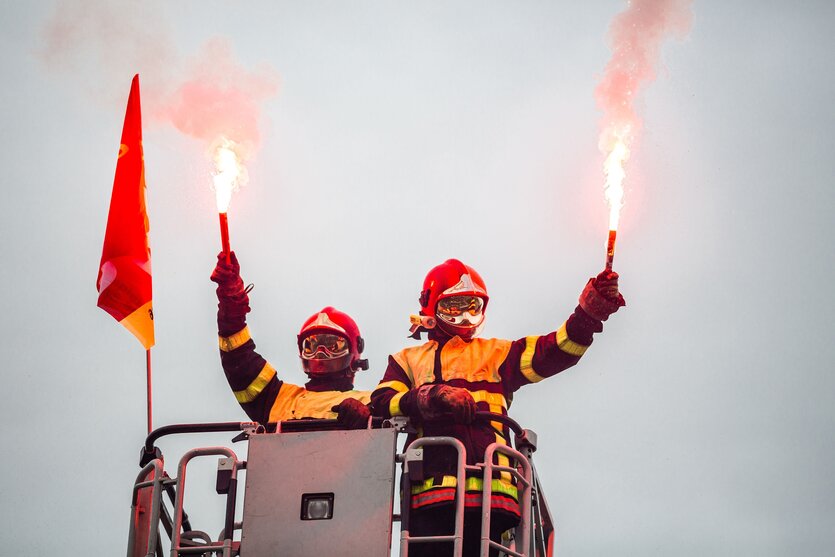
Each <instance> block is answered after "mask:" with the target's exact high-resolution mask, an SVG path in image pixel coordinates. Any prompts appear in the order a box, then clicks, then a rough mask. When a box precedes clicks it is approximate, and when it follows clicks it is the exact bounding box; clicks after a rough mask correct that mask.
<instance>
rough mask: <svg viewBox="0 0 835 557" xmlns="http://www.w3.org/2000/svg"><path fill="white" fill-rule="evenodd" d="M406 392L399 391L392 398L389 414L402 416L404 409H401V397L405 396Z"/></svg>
mask: <svg viewBox="0 0 835 557" xmlns="http://www.w3.org/2000/svg"><path fill="white" fill-rule="evenodd" d="M405 394H406V393H397V394H396V395H394V396H393V397H391V400H390V401H389V414H391V415H392V416H402V415H403V411H402V410H401V409H400V399H401V398H403V395H405Z"/></svg>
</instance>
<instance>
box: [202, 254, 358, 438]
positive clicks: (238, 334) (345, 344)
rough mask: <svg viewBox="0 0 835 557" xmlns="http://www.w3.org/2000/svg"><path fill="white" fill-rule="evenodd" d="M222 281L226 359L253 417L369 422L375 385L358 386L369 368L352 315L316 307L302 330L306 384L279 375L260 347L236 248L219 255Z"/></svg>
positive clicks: (348, 424)
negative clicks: (257, 348) (359, 373)
mask: <svg viewBox="0 0 835 557" xmlns="http://www.w3.org/2000/svg"><path fill="white" fill-rule="evenodd" d="M211 279H212V281H213V282H216V283H217V299H218V311H217V327H218V340H219V344H220V360H221V363H222V365H223V371H224V373H226V379H227V380H228V381H229V386H230V387H231V388H232V390H233V391H234V393H235V398H236V399H237V400H238V402H239V403H240V405H241V407H242V408H243V409H244V411H245V412H246V413H247V415H248V416H249V417H250V419H252V420H253V421H256V422H260V423H262V424H266V423H268V422H280V421H285V420H292V419H299V418H327V419H334V418H336V419H337V420H338V421H339V424H340V425H341V426H343V427H345V428H350V429H359V428H364V427H367V425H368V418H369V416H370V415H371V411H370V409H369V407H368V402H369V400H370V398H369V397H370V394H371V393H370V392H369V391H355V390H354V374H355V373H356V372H357V370H361V369H363V370H364V369H368V360H363V359H360V355H361V353H362V351H363V348H364V341H363V339H362V337H361V336H360V331H359V328H358V327H357V324H356V323H355V322H354V320H353V319H351V317H350V316H349V315H347V314H345V313H343V312H341V311H338V310H336V309H334V308H332V307H326V308H324V309H322V310H321V311H319V312H316V313H314V314H313V315H312V316H310V318H308V319H307V320H306V321H305V322H304V324H303V325H302V328H301V330H300V331H299V335H298V347H299V357H300V358H301V361H302V367H303V368H304V372H305V373H306V374H307V376H308V378H309V380H308V381H307V383H305V385H304V387H300V386H297V385H291V384H290V383H286V382H284V381H282V380H281V379H279V378H278V375H277V373H276V370H275V368H273V366H271V365H270V364H269V362H267V361H266V360H265V359H264V358H262V357H261V355H260V354H258V352H256V351H255V342H253V340H252V338H251V336H250V334H249V328H248V327H247V324H246V314H247V313H249V311H250V308H249V295H248V293H249V290H250V288H251V287H248V288H244V283H243V280H242V279H241V276H240V265H239V264H238V259H237V257H236V256H235V252H232V253H231V254H230V262H229V263H227V261H226V254H225V253H223V252H221V253H220V254H219V255H218V259H217V266H216V267H215V270H214V272H213V273H212V277H211Z"/></svg>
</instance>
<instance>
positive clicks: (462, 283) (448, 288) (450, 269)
mask: <svg viewBox="0 0 835 557" xmlns="http://www.w3.org/2000/svg"><path fill="white" fill-rule="evenodd" d="M453 296H455V297H467V296H469V297H476V298H480V299H481V301H482V303H481V304H479V310H478V311H479V312H480V314H481V316H482V319H481V320H480V321H479V322H477V323H470V322H465V323H463V324H461V323H456V322H453V321H452V320H447V319H445V318H444V316H443V315H442V314H440V313H439V312H438V302H440V301H441V300H443V299H445V298H451V297H453ZM489 299H490V297H489V296H488V295H487V286H486V285H485V284H484V280H482V278H481V275H479V274H478V273H477V272H476V270H475V269H473V268H472V267H470V266H469V265H464V264H463V263H462V262H460V261H459V260H457V259H447V260H446V261H444V262H443V263H441V264H440V265H438V266H437V267H435V268H433V269H432V270H431V271H429V273H427V275H426V278H425V279H424V280H423V291H422V292H421V294H420V299H419V301H420V306H421V307H420V313H421V315H423V316H426V317H429V318H436V317H437V320H436V322H437V325H438V326H439V327H440V328H441V330H443V331H444V332H446V333H448V334H450V335H458V336H460V337H462V338H471V337H473V336H475V335H476V334H478V332H479V331H480V330H481V325H482V324H483V313H484V311H485V310H486V309H487V301H488V300H489ZM427 325H428V326H427ZM423 326H424V327H426V328H432V327H433V326H434V324H433V323H432V322H431V319H430V320H423Z"/></svg>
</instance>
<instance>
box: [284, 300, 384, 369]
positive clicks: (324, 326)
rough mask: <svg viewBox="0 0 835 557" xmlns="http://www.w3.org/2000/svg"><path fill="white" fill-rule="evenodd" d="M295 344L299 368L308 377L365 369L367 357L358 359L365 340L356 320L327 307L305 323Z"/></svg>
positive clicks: (366, 367)
mask: <svg viewBox="0 0 835 557" xmlns="http://www.w3.org/2000/svg"><path fill="white" fill-rule="evenodd" d="M298 344H299V356H300V357H301V359H302V367H304V372H305V373H306V374H308V375H310V376H314V375H327V374H329V373H336V372H339V371H349V372H351V373H353V372H354V371H356V370H358V369H368V360H363V359H360V354H362V351H363V349H364V348H365V341H364V340H363V338H362V337H361V336H360V330H359V327H357V323H356V322H355V321H354V320H353V319H351V316H349V315H348V314H347V313H342V312H341V311H339V310H337V309H334V308H332V307H330V306H328V307H326V308H322V310H321V311H318V312H316V313H314V314H313V315H311V316H310V317H309V318H308V319H307V321H305V322H304V324H303V325H302V328H301V330H300V331H299V335H298Z"/></svg>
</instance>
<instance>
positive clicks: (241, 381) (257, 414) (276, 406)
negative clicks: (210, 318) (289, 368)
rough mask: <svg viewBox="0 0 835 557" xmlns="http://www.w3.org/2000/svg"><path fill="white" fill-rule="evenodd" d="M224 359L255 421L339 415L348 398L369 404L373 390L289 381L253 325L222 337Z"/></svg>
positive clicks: (238, 394)
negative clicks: (262, 349) (258, 347)
mask: <svg viewBox="0 0 835 557" xmlns="http://www.w3.org/2000/svg"><path fill="white" fill-rule="evenodd" d="M218 340H219V344H220V360H221V363H222V364H223V371H224V373H225V374H226V379H227V380H228V381H229V386H230V387H232V391H234V393H235V398H236V399H238V402H239V403H240V405H241V407H242V408H243V409H244V411H245V412H246V413H247V415H248V416H249V418H250V419H251V420H253V421H256V422H260V423H262V424H266V423H268V422H281V421H285V420H294V419H298V418H326V419H335V418H336V417H337V415H336V412H333V411H331V408H332V407H333V406H336V405H337V404H339V403H340V402H342V401H343V400H345V399H346V398H355V399H357V400H359V401H360V402H362V403H363V404H368V403H369V401H370V395H371V393H370V392H369V391H321V392H320V391H310V390H308V389H305V388H304V387H300V386H298V385H291V384H290V383H285V382H284V381H282V380H281V379H279V378H278V375H277V373H276V370H275V368H274V367H273V366H271V365H270V363H269V362H267V361H266V360H265V359H264V358H262V357H261V355H260V354H258V352H256V351H255V342H254V341H253V340H252V338H251V337H250V334H249V327H246V326H245V327H244V328H243V329H241V330H240V331H238V332H237V333H235V334H233V335H231V336H228V337H224V336H219V337H218Z"/></svg>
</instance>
